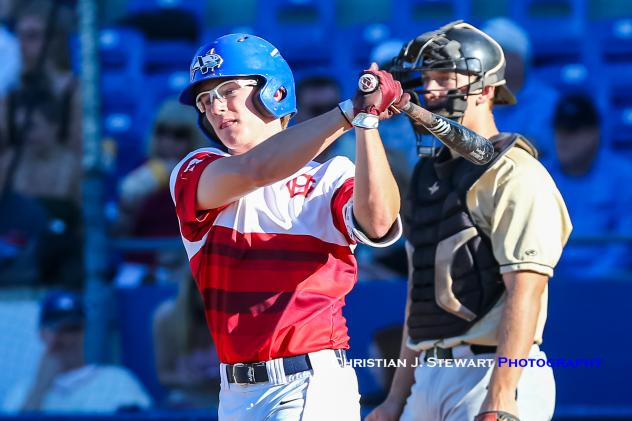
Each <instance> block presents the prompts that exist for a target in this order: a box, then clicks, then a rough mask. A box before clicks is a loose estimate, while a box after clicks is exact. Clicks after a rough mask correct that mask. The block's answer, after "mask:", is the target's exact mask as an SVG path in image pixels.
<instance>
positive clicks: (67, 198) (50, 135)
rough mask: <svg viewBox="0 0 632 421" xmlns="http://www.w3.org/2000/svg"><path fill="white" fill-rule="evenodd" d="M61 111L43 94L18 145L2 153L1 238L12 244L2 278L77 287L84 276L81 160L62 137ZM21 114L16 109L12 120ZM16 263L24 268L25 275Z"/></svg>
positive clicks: (0, 184) (0, 174) (9, 281)
mask: <svg viewBox="0 0 632 421" xmlns="http://www.w3.org/2000/svg"><path fill="white" fill-rule="evenodd" d="M59 111H60V110H59V107H58V105H57V102H56V101H55V99H54V98H52V97H46V96H45V95H44V94H42V96H41V97H40V98H39V101H37V102H35V103H33V105H32V108H31V110H30V114H31V118H30V120H31V121H30V124H29V125H28V126H25V127H24V129H25V130H24V132H23V133H22V139H23V140H22V144H21V145H20V147H8V148H6V149H5V150H4V151H2V152H0V186H2V188H1V189H0V190H1V191H2V194H1V196H0V202H2V203H1V206H0V210H1V211H0V217H1V218H2V219H3V224H1V225H0V238H1V242H2V244H4V245H11V246H13V247H14V249H15V252H14V253H13V255H11V256H7V257H10V258H11V260H13V261H14V262H11V264H9V265H8V266H9V271H8V272H2V273H1V275H2V277H3V278H4V279H3V283H12V284H16V283H17V284H24V283H31V284H33V283H43V284H49V285H50V284H55V285H66V286H68V287H75V288H76V287H79V286H80V284H81V281H82V279H83V276H82V247H81V245H82V242H81V238H82V233H81V226H82V219H81V210H80V183H81V163H80V160H79V157H78V156H76V154H75V153H74V152H73V151H71V150H69V148H68V147H67V146H65V145H64V144H63V143H62V142H61V139H60V136H59V135H60V130H59ZM23 118H25V117H24V114H23V113H20V115H18V116H16V117H15V121H16V122H17V123H20V122H21V121H22V119H23ZM20 268H22V269H27V268H28V273H30V274H31V275H30V276H29V278H28V279H25V278H23V277H22V276H21V274H20V271H21V269H20ZM34 269H36V270H35V271H34Z"/></svg>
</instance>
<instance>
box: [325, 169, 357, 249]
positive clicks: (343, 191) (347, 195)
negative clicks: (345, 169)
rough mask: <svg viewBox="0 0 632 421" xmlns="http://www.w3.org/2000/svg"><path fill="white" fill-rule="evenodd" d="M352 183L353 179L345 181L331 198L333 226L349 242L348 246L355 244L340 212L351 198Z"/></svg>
mask: <svg viewBox="0 0 632 421" xmlns="http://www.w3.org/2000/svg"><path fill="white" fill-rule="evenodd" d="M353 181H354V178H353V177H351V178H348V179H347V180H345V182H344V183H342V185H341V186H340V187H338V189H336V191H335V192H334V195H333V197H332V198H331V214H332V215H333V219H334V226H335V227H336V229H337V230H338V231H340V232H341V233H342V235H344V236H345V239H346V240H347V241H348V242H349V244H355V241H353V239H352V238H351V236H350V235H349V232H348V231H347V226H346V224H345V217H344V215H343V212H342V210H343V208H344V206H345V205H346V204H347V203H348V202H349V200H351V198H352V197H353Z"/></svg>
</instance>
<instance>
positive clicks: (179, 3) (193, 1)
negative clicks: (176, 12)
mask: <svg viewBox="0 0 632 421" xmlns="http://www.w3.org/2000/svg"><path fill="white" fill-rule="evenodd" d="M159 9H182V10H186V11H188V12H191V13H192V14H193V15H195V16H196V17H197V19H198V20H199V21H200V22H203V20H204V15H205V12H206V10H205V9H206V2H204V1H199V0H129V1H128V4H127V11H128V13H135V12H147V11H155V10H159Z"/></svg>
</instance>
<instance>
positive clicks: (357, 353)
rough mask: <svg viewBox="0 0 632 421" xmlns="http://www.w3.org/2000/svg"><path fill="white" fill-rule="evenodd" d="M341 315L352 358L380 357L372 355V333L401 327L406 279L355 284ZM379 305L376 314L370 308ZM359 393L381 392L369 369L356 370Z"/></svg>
mask: <svg viewBox="0 0 632 421" xmlns="http://www.w3.org/2000/svg"><path fill="white" fill-rule="evenodd" d="M346 303H347V304H346V306H345V307H344V308H343V315H344V316H345V318H346V319H347V326H348V328H349V336H350V337H351V340H350V342H349V345H350V347H351V348H350V350H349V352H348V356H349V358H351V359H367V358H379V357H378V356H376V355H372V353H371V347H372V343H373V340H374V336H375V333H376V332H377V331H379V330H381V329H384V328H388V327H391V326H401V325H402V324H403V321H404V314H405V305H406V282H405V280H400V279H395V280H374V281H362V282H358V284H356V286H355V287H354V288H353V290H352V291H351V293H349V295H348V296H347V297H346ZM375 306H379V315H378V314H376V313H375V312H374V311H373V312H372V310H370V309H371V308H373V309H375V308H376V307H375ZM356 373H357V375H358V384H359V388H360V394H361V395H363V396H369V395H375V394H379V393H380V392H382V391H381V390H380V386H379V384H378V382H377V381H376V379H375V378H374V377H373V375H372V373H371V370H370V369H369V368H366V367H360V368H356Z"/></svg>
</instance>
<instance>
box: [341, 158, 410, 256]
mask: <svg viewBox="0 0 632 421" xmlns="http://www.w3.org/2000/svg"><path fill="white" fill-rule="evenodd" d="M332 164H334V165H335V166H336V167H339V168H338V171H339V172H340V176H339V177H338V178H337V179H336V182H335V183H334V186H333V189H332V190H333V194H332V198H331V213H332V216H333V221H334V226H335V227H336V229H337V230H338V231H340V232H341V233H342V234H343V235H344V236H345V238H346V239H347V241H348V242H349V244H352V245H353V244H356V243H358V242H360V243H362V244H366V245H368V246H372V247H388V246H390V245H391V244H393V243H395V242H396V241H397V240H398V239H399V238H400V237H401V235H402V222H401V220H400V217H399V215H398V216H397V220H396V221H395V223H394V224H393V226H392V227H391V229H390V230H389V232H388V233H387V234H386V235H385V236H384V237H382V238H380V239H377V240H372V239H370V238H369V237H368V236H367V235H366V234H365V233H364V232H362V230H361V228H360V227H359V225H358V224H357V222H356V220H355V218H354V216H353V183H354V177H353V175H354V172H355V167H354V165H353V163H352V162H351V161H350V160H349V159H346V158H335V159H334V160H333V163H332Z"/></svg>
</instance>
